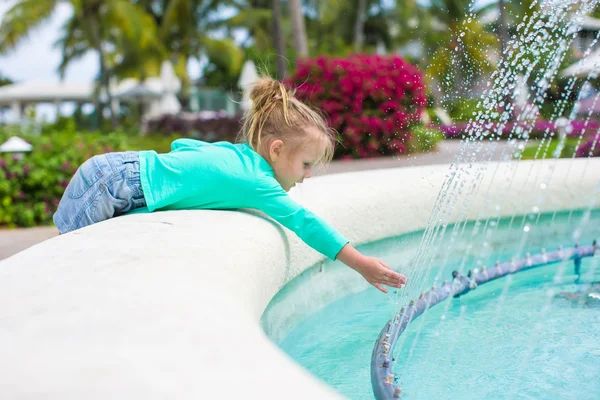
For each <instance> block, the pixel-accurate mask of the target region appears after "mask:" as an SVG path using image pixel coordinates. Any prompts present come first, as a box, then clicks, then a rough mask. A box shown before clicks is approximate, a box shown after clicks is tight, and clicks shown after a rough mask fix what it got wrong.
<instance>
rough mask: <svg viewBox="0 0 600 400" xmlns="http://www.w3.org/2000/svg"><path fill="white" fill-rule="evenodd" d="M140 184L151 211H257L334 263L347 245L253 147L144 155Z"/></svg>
mask: <svg viewBox="0 0 600 400" xmlns="http://www.w3.org/2000/svg"><path fill="white" fill-rule="evenodd" d="M140 180H141V183H142V189H143V190H144V197H145V198H146V204H147V208H148V210H149V211H151V212H152V211H155V210H180V209H191V208H202V209H235V208H253V209H257V210H260V211H262V212H264V213H265V214H267V215H268V216H270V217H271V218H273V219H274V220H276V221H277V222H279V223H280V224H282V225H283V226H285V227H286V228H288V229H290V230H291V231H293V232H294V233H296V235H298V237H299V238H300V239H302V240H303V241H304V242H305V243H306V244H308V245H309V246H310V247H312V248H313V249H315V250H317V251H318V252H320V253H322V254H324V255H325V256H327V257H329V258H331V259H335V257H336V255H337V254H338V253H339V251H340V250H341V249H342V247H344V245H345V244H346V243H348V240H347V239H346V238H345V237H343V236H342V235H341V234H340V233H338V232H337V231H336V230H335V229H334V228H333V227H332V226H330V225H329V224H328V223H327V222H325V221H324V220H323V219H321V218H320V217H318V216H317V215H315V214H313V213H312V212H310V211H309V210H307V209H306V208H304V207H302V206H301V205H300V204H298V203H296V202H295V201H294V200H292V198H291V197H290V196H288V194H287V193H286V192H285V191H284V190H283V188H282V187H281V185H279V183H278V182H277V181H276V180H275V177H274V173H273V169H272V168H271V166H270V165H269V163H268V162H267V161H266V160H265V159H264V158H262V156H260V155H259V154H258V153H257V152H255V151H254V150H253V149H252V148H251V147H250V146H249V145H248V144H232V143H229V142H218V143H207V142H202V141H199V140H194V139H178V140H175V141H174V142H173V143H172V144H171V152H170V153H166V154H158V153H156V152H155V151H141V152H140Z"/></svg>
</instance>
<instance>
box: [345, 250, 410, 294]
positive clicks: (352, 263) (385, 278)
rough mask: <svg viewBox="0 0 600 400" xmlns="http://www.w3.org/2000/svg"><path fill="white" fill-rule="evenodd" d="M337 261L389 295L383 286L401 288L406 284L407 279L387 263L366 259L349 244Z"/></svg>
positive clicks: (373, 258) (376, 259) (372, 258)
mask: <svg viewBox="0 0 600 400" xmlns="http://www.w3.org/2000/svg"><path fill="white" fill-rule="evenodd" d="M337 259H338V260H340V261H341V262H343V263H344V264H346V265H347V266H349V267H350V268H352V269H353V270H355V271H357V272H358V273H360V274H361V275H362V276H363V278H365V279H366V280H367V282H369V283H370V284H371V285H373V286H375V287H376V288H377V289H379V290H381V291H382V292H383V293H387V292H388V291H387V289H386V288H384V287H383V286H381V285H386V286H389V287H395V288H401V287H402V285H404V284H406V277H405V276H404V275H402V274H399V273H397V272H395V271H394V270H392V269H391V268H390V267H389V266H388V265H387V264H386V263H385V262H383V261H382V260H380V259H378V258H375V257H365V256H363V255H362V254H360V253H359V252H358V250H356V249H355V248H354V247H352V246H351V245H350V244H349V243H348V244H346V245H345V246H344V247H342V250H340V252H339V253H338V254H337Z"/></svg>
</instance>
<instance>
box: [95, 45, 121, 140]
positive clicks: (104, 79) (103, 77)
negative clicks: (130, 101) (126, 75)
mask: <svg viewBox="0 0 600 400" xmlns="http://www.w3.org/2000/svg"><path fill="white" fill-rule="evenodd" d="M98 56H99V59H100V82H101V83H102V86H104V90H105V91H106V100H107V102H108V109H109V111H110V125H111V126H112V127H113V129H114V128H116V127H117V125H118V120H117V116H116V115H115V110H113V104H112V103H113V97H112V92H111V90H110V76H109V75H108V73H107V71H106V62H105V60H104V52H103V51H102V49H98Z"/></svg>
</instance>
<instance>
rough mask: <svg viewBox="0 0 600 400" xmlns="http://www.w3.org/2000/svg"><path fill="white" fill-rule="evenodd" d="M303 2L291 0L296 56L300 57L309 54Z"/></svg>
mask: <svg viewBox="0 0 600 400" xmlns="http://www.w3.org/2000/svg"><path fill="white" fill-rule="evenodd" d="M301 3H302V1H301V0H289V7H290V16H291V18H292V30H293V32H294V50H296V57H298V58H300V57H307V56H308V44H307V40H306V29H305V27H304V14H303V13H302V4H301Z"/></svg>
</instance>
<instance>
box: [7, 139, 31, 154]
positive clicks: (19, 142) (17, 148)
mask: <svg viewBox="0 0 600 400" xmlns="http://www.w3.org/2000/svg"><path fill="white" fill-rule="evenodd" d="M31 150H33V146H32V145H31V144H29V143H28V142H26V141H24V140H23V139H21V138H20V137H18V136H11V137H10V138H9V139H8V140H7V141H6V142H4V143H3V144H2V145H1V146H0V153H25V152H29V151H31Z"/></svg>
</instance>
